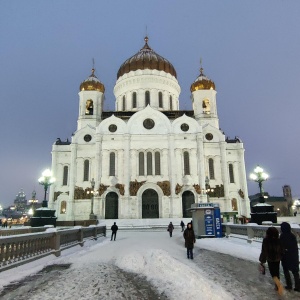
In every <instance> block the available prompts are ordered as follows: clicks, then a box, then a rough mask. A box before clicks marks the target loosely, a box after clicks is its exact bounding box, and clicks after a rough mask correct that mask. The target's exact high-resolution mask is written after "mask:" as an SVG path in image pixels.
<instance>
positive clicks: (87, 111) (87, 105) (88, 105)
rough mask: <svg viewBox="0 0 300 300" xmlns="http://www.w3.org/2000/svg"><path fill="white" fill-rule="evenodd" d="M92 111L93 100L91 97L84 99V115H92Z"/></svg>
mask: <svg viewBox="0 0 300 300" xmlns="http://www.w3.org/2000/svg"><path fill="white" fill-rule="evenodd" d="M93 113H94V105H93V100H92V99H89V100H86V103H85V114H86V115H92V114H93Z"/></svg>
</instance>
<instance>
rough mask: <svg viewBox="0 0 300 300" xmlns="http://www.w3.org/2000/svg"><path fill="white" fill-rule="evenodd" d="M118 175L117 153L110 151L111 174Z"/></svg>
mask: <svg viewBox="0 0 300 300" xmlns="http://www.w3.org/2000/svg"><path fill="white" fill-rule="evenodd" d="M115 175H116V154H115V153H114V152H111V153H109V176H115Z"/></svg>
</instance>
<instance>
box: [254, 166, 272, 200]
mask: <svg viewBox="0 0 300 300" xmlns="http://www.w3.org/2000/svg"><path fill="white" fill-rule="evenodd" d="M268 178H269V175H268V174H267V173H265V172H264V169H263V168H261V167H260V166H257V167H256V168H255V169H254V173H251V174H250V179H251V180H253V181H255V182H258V186H259V191H260V194H261V196H263V195H264V189H263V186H262V183H263V182H264V181H266V180H267V179H268Z"/></svg>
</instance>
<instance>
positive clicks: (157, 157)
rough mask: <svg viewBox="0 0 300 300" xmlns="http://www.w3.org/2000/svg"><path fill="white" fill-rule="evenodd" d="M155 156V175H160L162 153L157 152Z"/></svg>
mask: <svg viewBox="0 0 300 300" xmlns="http://www.w3.org/2000/svg"><path fill="white" fill-rule="evenodd" d="M154 158H155V175H160V153H159V152H155V154H154Z"/></svg>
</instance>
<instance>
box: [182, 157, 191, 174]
mask: <svg viewBox="0 0 300 300" xmlns="http://www.w3.org/2000/svg"><path fill="white" fill-rule="evenodd" d="M183 171H184V175H190V156H189V153H188V152H187V151H184V152H183Z"/></svg>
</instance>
